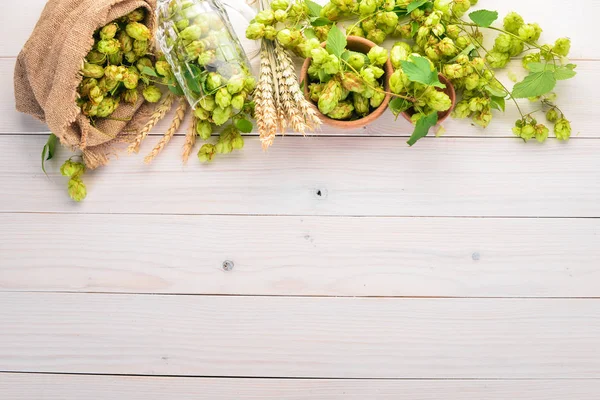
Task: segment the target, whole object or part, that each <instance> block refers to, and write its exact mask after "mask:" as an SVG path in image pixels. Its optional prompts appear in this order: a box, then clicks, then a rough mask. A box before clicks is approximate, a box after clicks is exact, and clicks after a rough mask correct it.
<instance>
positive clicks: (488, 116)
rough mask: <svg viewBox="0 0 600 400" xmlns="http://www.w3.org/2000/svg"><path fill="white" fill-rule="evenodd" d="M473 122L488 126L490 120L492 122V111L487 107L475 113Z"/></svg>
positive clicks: (483, 126)
mask: <svg viewBox="0 0 600 400" xmlns="http://www.w3.org/2000/svg"><path fill="white" fill-rule="evenodd" d="M473 122H474V123H475V124H476V125H479V126H481V127H482V128H487V127H488V125H489V124H490V122H492V111H491V110H490V109H489V108H487V109H485V110H483V111H480V112H478V113H475V115H474V116H473Z"/></svg>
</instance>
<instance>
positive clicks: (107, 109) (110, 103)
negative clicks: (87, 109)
mask: <svg viewBox="0 0 600 400" xmlns="http://www.w3.org/2000/svg"><path fill="white" fill-rule="evenodd" d="M118 106H119V100H118V99H114V98H112V97H105V98H104V99H103V100H102V102H101V103H100V104H99V105H98V112H97V114H96V116H97V117H100V118H107V117H109V116H110V115H111V114H112V113H113V112H115V110H116V109H117V107H118Z"/></svg>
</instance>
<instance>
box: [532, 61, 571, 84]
mask: <svg viewBox="0 0 600 400" xmlns="http://www.w3.org/2000/svg"><path fill="white" fill-rule="evenodd" d="M528 67H529V71H530V72H544V71H552V72H554V78H556V80H557V81H563V80H566V79H571V78H573V77H574V76H575V75H577V72H575V71H574V69H575V68H577V65H575V64H567V65H565V66H556V65H554V64H550V63H540V62H534V63H530V64H529V65H528Z"/></svg>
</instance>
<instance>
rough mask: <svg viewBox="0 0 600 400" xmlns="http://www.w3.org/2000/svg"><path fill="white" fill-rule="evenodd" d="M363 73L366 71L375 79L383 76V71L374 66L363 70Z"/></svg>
mask: <svg viewBox="0 0 600 400" xmlns="http://www.w3.org/2000/svg"><path fill="white" fill-rule="evenodd" d="M364 71H367V72H369V73H371V74H373V77H374V78H375V79H379V78H381V77H382V76H383V74H384V73H385V71H384V70H383V69H382V68H379V67H376V66H374V65H370V66H368V67H367V68H365V69H364Z"/></svg>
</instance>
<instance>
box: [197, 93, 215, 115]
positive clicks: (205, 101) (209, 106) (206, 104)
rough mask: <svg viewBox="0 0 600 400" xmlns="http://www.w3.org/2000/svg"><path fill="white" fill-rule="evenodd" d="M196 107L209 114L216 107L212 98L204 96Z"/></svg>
mask: <svg viewBox="0 0 600 400" xmlns="http://www.w3.org/2000/svg"><path fill="white" fill-rule="evenodd" d="M198 105H199V106H200V107H202V108H203V109H205V110H206V111H209V112H210V111H214V109H215V107H217V103H216V101H215V97H214V96H204V97H203V98H202V99H200V101H199V102H198Z"/></svg>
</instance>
